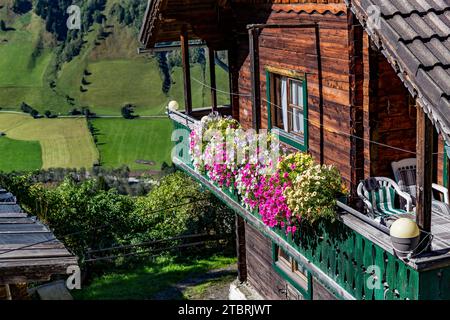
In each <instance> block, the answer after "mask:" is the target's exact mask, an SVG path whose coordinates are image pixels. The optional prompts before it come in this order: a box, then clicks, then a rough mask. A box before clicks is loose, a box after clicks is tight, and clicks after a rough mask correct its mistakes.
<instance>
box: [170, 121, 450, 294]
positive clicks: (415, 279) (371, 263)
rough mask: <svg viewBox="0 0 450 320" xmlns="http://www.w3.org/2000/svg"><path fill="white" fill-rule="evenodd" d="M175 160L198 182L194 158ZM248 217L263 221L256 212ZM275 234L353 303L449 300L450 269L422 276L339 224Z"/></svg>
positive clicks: (235, 198)
mask: <svg viewBox="0 0 450 320" xmlns="http://www.w3.org/2000/svg"><path fill="white" fill-rule="evenodd" d="M173 123H174V127H175V129H185V130H188V132H190V129H189V126H187V125H184V124H183V123H180V122H178V121H174V122H173ZM176 143H181V144H182V147H181V148H179V149H180V150H184V151H185V152H188V150H189V139H188V138H187V137H186V135H185V136H184V139H180V140H179V141H177V142H176ZM176 156H177V157H178V159H179V160H182V161H183V163H185V164H186V166H187V167H188V168H189V169H188V170H186V169H185V170H186V171H189V172H187V173H188V174H190V175H191V176H193V177H194V178H195V174H193V173H194V168H193V166H192V163H191V161H190V157H186V155H183V154H182V152H181V151H180V153H179V154H177V155H176ZM204 178H206V179H208V178H207V177H206V176H204ZM205 187H206V188H208V189H210V190H211V191H212V192H213V193H214V194H215V195H216V196H217V197H219V198H221V199H222V200H223V201H224V202H227V201H229V200H228V199H225V198H224V195H226V196H228V198H231V199H233V201H234V202H236V203H237V204H240V203H241V202H240V199H239V196H238V194H237V192H235V191H230V190H228V189H220V188H219V187H218V186H217V185H214V184H213V183H212V182H211V184H210V185H207V186H205ZM217 189H220V191H219V192H218V191H217ZM247 213H248V215H253V216H255V217H257V218H258V219H260V216H259V214H258V213H257V212H249V211H247ZM244 218H245V217H244ZM275 232H276V233H277V234H278V235H279V236H280V237H281V238H283V239H284V240H285V241H286V242H287V243H288V244H289V245H290V246H292V247H293V248H294V249H295V250H296V251H298V252H299V253H300V254H301V255H303V256H304V257H305V258H306V259H308V260H309V261H311V262H312V263H313V264H314V265H315V266H317V267H318V268H319V269H320V270H322V271H323V272H324V273H325V274H326V275H328V276H329V277H330V278H331V279H333V280H334V281H335V282H336V283H337V284H338V285H339V286H340V287H341V288H343V289H344V290H345V291H347V292H348V293H349V294H350V295H352V296H353V297H354V298H355V299H358V300H418V299H450V269H449V268H442V269H439V270H430V271H425V272H419V271H418V270H416V269H415V268H412V267H411V266H410V265H408V264H406V263H405V262H404V261H402V260H400V259H398V258H397V257H395V256H394V255H393V254H391V253H390V252H388V251H386V250H385V249H383V248H382V247H380V246H379V245H377V244H375V243H374V242H372V241H370V240H369V239H367V238H366V237H364V236H362V235H361V234H360V233H358V232H357V231H355V230H353V229H351V228H350V227H349V226H347V225H346V224H344V223H343V222H341V221H339V220H338V221H336V222H335V223H320V224H319V225H317V226H315V227H314V229H312V228H311V227H309V228H308V227H303V228H301V230H300V232H299V233H297V234H296V236H295V237H292V236H287V235H286V233H285V232H284V230H280V229H279V230H275ZM324 285H326V284H324ZM329 289H330V290H331V291H333V290H332V288H329Z"/></svg>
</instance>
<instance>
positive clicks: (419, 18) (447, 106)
mask: <svg viewBox="0 0 450 320" xmlns="http://www.w3.org/2000/svg"><path fill="white" fill-rule="evenodd" d="M346 2H347V4H348V5H349V6H350V7H351V9H352V11H353V12H354V13H355V14H356V16H357V17H358V19H359V21H360V22H361V23H362V25H363V26H364V27H365V29H366V31H367V32H368V33H369V35H370V36H371V38H372V40H373V41H374V43H375V44H376V45H377V46H378V47H379V49H380V50H381V51H382V52H383V54H384V55H385V56H386V58H387V59H388V61H389V62H390V63H391V64H392V66H393V67H394V69H395V70H396V72H397V74H398V76H399V77H400V78H401V79H402V80H403V82H404V83H405V85H406V86H407V87H408V89H409V91H410V92H411V94H412V95H413V96H414V97H416V98H417V102H418V103H419V105H420V106H421V107H422V108H423V109H424V110H425V112H426V113H427V114H428V115H429V117H430V118H431V119H432V121H433V123H434V124H435V126H436V128H437V129H438V130H439V131H440V132H442V133H443V135H444V137H445V139H446V141H447V143H449V144H450V0H346ZM377 10H378V12H379V13H381V16H380V18H379V20H377V19H376V17H375V20H374V19H373V18H371V17H374V16H373V15H374V14H376V12H377ZM368 21H378V23H375V24H373V25H372V24H371V23H368Z"/></svg>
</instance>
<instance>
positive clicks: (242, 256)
mask: <svg viewBox="0 0 450 320" xmlns="http://www.w3.org/2000/svg"><path fill="white" fill-rule="evenodd" d="M236 251H237V258H238V279H239V281H240V282H245V281H247V253H246V248H245V220H244V218H242V217H241V216H240V215H238V214H236Z"/></svg>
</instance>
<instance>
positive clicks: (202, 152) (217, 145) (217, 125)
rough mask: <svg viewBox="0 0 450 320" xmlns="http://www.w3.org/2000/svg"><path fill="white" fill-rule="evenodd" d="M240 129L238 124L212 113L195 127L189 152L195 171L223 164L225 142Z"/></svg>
mask: <svg viewBox="0 0 450 320" xmlns="http://www.w3.org/2000/svg"><path fill="white" fill-rule="evenodd" d="M239 128H240V124H239V122H237V121H236V120H234V119H232V118H230V117H222V116H220V115H219V114H218V113H217V112H213V113H211V114H210V115H208V116H205V117H203V118H202V120H201V121H200V122H199V123H198V124H197V125H196V126H195V128H194V129H193V130H192V131H191V134H190V149H189V152H190V154H191V157H192V161H193V164H194V167H195V169H196V170H198V171H200V172H204V171H205V166H206V165H208V166H209V167H211V166H213V164H214V163H219V162H222V163H223V162H225V161H226V159H225V160H224V158H225V157H226V153H225V152H224V149H225V142H226V139H227V137H229V136H230V135H231V134H232V132H233V131H234V130H236V129H239Z"/></svg>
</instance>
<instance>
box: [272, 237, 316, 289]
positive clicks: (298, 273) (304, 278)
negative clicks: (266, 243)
mask: <svg viewBox="0 0 450 320" xmlns="http://www.w3.org/2000/svg"><path fill="white" fill-rule="evenodd" d="M274 264H275V269H276V270H277V271H278V273H280V274H281V275H282V276H283V277H284V278H286V279H287V280H288V281H289V282H290V283H291V284H292V285H293V286H294V287H296V288H297V289H298V290H299V291H300V292H301V293H302V294H303V295H305V296H306V297H307V296H308V294H307V293H308V291H309V274H308V271H307V270H305V269H304V268H302V266H301V265H299V264H298V262H297V261H295V260H294V259H293V258H292V257H290V256H289V255H288V254H287V253H286V252H285V251H284V250H283V249H281V248H280V247H278V246H277V245H274Z"/></svg>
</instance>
